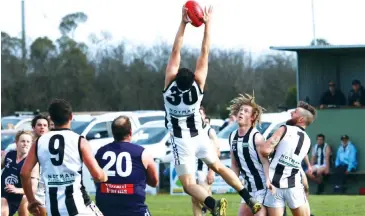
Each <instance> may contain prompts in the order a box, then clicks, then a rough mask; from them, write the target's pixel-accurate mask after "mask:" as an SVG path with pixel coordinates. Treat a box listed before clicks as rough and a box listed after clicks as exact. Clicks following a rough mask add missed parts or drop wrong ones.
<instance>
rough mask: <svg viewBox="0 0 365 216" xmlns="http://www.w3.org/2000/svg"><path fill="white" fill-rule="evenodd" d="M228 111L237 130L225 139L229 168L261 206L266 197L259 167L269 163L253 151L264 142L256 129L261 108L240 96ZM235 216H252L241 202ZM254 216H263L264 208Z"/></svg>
mask: <svg viewBox="0 0 365 216" xmlns="http://www.w3.org/2000/svg"><path fill="white" fill-rule="evenodd" d="M229 110H230V115H232V116H236V118H237V124H238V126H239V127H238V129H237V130H235V131H233V132H232V133H231V134H230V136H229V144H230V146H231V161H232V162H231V168H232V170H233V171H234V172H235V173H236V175H237V176H239V175H241V176H242V177H243V179H244V180H245V183H246V188H247V189H248V191H249V193H250V195H251V196H252V197H253V198H254V199H255V200H257V201H258V202H259V203H261V204H262V203H263V201H264V197H265V193H266V185H265V183H266V179H265V172H264V167H263V166H262V164H268V163H269V160H268V159H267V158H264V157H262V156H261V155H260V154H259V153H258V152H257V148H259V147H260V146H262V145H264V144H265V139H264V137H263V136H262V134H261V133H260V132H259V131H258V130H257V129H256V124H259V123H260V118H261V114H262V113H263V108H262V107H261V106H259V105H258V104H256V102H255V98H254V97H253V96H251V95H249V94H245V95H242V94H240V95H239V96H238V97H236V98H234V99H233V100H232V101H231V105H230V107H229ZM266 172H268V169H267V170H266ZM238 215H239V216H243V215H245V216H246V215H254V214H253V213H252V212H251V211H250V208H249V206H248V205H247V204H246V202H245V201H244V200H243V199H242V202H241V206H240V209H239V212H238ZM255 215H256V216H266V209H265V207H263V208H262V209H261V211H259V212H257V213H256V214H255Z"/></svg>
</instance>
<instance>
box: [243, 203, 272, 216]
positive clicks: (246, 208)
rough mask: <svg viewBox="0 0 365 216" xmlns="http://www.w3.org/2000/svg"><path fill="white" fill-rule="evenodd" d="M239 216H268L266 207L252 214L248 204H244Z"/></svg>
mask: <svg viewBox="0 0 365 216" xmlns="http://www.w3.org/2000/svg"><path fill="white" fill-rule="evenodd" d="M238 216H266V207H264V206H263V207H262V209H261V210H260V211H259V212H257V213H256V214H252V212H251V209H250V207H249V206H248V205H247V204H246V203H242V204H241V206H240V209H239V210H238Z"/></svg>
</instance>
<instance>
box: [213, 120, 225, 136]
mask: <svg viewBox="0 0 365 216" xmlns="http://www.w3.org/2000/svg"><path fill="white" fill-rule="evenodd" d="M223 124H224V120H223V119H210V126H211V127H212V128H213V129H214V130H215V132H216V133H219V128H220V127H221V126H222V125H223Z"/></svg>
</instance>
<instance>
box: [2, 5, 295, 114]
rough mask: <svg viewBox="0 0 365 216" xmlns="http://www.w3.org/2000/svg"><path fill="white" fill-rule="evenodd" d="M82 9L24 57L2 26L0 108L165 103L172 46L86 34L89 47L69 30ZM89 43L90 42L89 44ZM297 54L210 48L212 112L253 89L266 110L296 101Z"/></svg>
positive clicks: (208, 101)
mask: <svg viewBox="0 0 365 216" xmlns="http://www.w3.org/2000/svg"><path fill="white" fill-rule="evenodd" d="M86 21H87V15H86V14H84V13H82V12H78V13H73V14H69V15H66V16H65V17H64V18H63V19H62V21H61V22H60V24H59V30H60V32H61V37H60V38H58V39H57V40H56V41H52V40H50V39H49V38H48V37H38V38H36V39H35V40H34V41H33V42H32V43H31V44H30V46H29V47H27V50H26V51H27V55H26V58H25V59H23V58H22V46H21V42H22V41H21V39H20V38H17V37H12V36H10V35H9V34H7V33H6V32H1V43H2V46H1V71H2V74H1V84H2V85H1V103H2V113H1V114H2V115H7V114H10V113H12V112H14V111H33V110H36V109H39V110H41V111H45V110H46V109H47V106H48V103H49V102H50V100H51V99H52V98H56V97H57V98H64V99H66V100H68V101H70V103H71V104H72V106H73V109H74V110H75V111H122V110H155V109H159V110H161V109H163V100H162V88H163V85H164V73H165V68H166V64H167V61H168V58H169V55H170V52H171V45H169V44H167V43H164V42H161V43H158V44H155V45H154V46H152V47H144V46H138V47H136V48H134V49H133V50H128V49H127V45H128V44H127V43H126V42H124V41H122V42H120V43H119V44H117V45H110V44H108V43H103V41H105V40H106V39H107V38H108V34H107V33H104V34H103V36H102V37H100V36H99V37H97V36H96V35H95V34H93V35H91V36H90V38H91V44H92V47H88V46H87V45H86V44H85V43H83V42H78V41H76V40H75V39H74V38H73V35H74V33H75V31H76V29H77V27H78V25H79V24H80V23H83V22H86ZM89 46H90V45H89ZM199 52H200V50H199V49H192V48H189V47H184V48H183V50H182V54H181V56H182V63H181V66H182V67H188V68H191V69H194V68H195V64H196V60H197V57H198V55H199ZM295 79H296V75H295V57H294V56H292V55H286V54H283V53H278V54H267V55H262V56H260V57H258V58H253V57H252V55H251V54H250V53H249V52H246V51H245V50H243V49H242V50H228V49H212V50H211V52H210V57H209V74H208V78H207V84H206V87H205V96H204V99H203V105H204V106H205V107H206V109H207V112H208V113H209V114H211V115H214V116H216V117H218V116H220V117H224V118H225V117H227V113H228V112H227V110H226V108H227V106H228V104H229V102H230V100H231V99H232V98H233V97H235V96H237V95H238V94H239V93H244V92H246V93H250V94H252V93H253V92H254V95H255V97H256V100H257V101H258V103H259V104H260V105H262V106H263V107H265V108H266V109H267V110H268V111H276V110H277V109H278V106H289V107H292V106H295V104H296V88H295V83H296V81H295Z"/></svg>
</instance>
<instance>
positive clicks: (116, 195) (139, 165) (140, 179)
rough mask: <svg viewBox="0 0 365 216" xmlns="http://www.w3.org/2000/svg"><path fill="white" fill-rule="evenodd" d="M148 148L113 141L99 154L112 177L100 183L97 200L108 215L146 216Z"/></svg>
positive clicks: (100, 159) (99, 158)
mask: <svg viewBox="0 0 365 216" xmlns="http://www.w3.org/2000/svg"><path fill="white" fill-rule="evenodd" d="M143 151H144V148H143V147H141V146H138V145H135V144H131V143H127V142H113V143H110V144H108V145H105V146H103V147H101V148H100V149H99V150H98V152H97V153H96V155H95V158H96V160H97V161H98V163H99V166H100V167H102V168H103V169H104V171H105V172H106V173H107V175H108V181H107V182H104V183H97V184H96V198H95V199H96V204H97V206H98V207H99V209H100V211H101V212H103V214H104V215H105V216H109V215H113V216H117V215H119V216H122V215H123V216H127V215H128V216H140V215H141V216H145V213H146V212H147V211H148V210H147V205H146V204H145V200H146V191H145V189H146V175H147V174H146V169H145V167H144V165H143V162H142V152H143Z"/></svg>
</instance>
